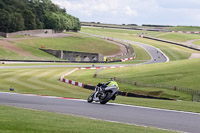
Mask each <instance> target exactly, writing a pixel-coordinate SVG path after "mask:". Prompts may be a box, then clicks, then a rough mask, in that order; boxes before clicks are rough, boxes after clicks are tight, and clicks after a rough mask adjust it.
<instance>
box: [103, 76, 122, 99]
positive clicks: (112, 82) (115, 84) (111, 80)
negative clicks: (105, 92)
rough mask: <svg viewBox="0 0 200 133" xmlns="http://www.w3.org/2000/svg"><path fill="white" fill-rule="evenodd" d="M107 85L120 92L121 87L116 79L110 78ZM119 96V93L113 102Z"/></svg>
mask: <svg viewBox="0 0 200 133" xmlns="http://www.w3.org/2000/svg"><path fill="white" fill-rule="evenodd" d="M105 85H107V86H115V87H117V89H118V90H119V85H118V84H117V82H116V81H115V80H114V78H110V79H109V81H108V82H107V83H106V84H105ZM117 95H118V93H116V95H115V96H114V97H113V98H112V100H115V98H116V96H117Z"/></svg>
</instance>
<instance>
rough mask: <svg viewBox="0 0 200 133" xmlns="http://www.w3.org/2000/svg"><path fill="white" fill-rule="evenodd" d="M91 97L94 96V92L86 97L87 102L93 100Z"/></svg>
mask: <svg viewBox="0 0 200 133" xmlns="http://www.w3.org/2000/svg"><path fill="white" fill-rule="evenodd" d="M93 97H94V93H93V94H91V95H90V96H89V97H88V99H87V102H88V103H91V102H92V101H93Z"/></svg>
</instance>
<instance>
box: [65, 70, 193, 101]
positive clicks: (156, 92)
mask: <svg viewBox="0 0 200 133" xmlns="http://www.w3.org/2000/svg"><path fill="white" fill-rule="evenodd" d="M123 69H126V68H122V70H121V69H106V70H103V71H102V72H100V75H102V73H103V75H106V77H107V78H103V79H102V78H94V73H95V71H96V70H79V71H76V72H74V73H72V74H70V75H68V76H67V77H66V78H67V79H72V80H75V81H80V82H82V83H85V84H92V85H96V84H98V83H99V82H104V83H105V82H107V81H108V79H109V77H120V76H118V75H120V74H122V73H124V72H123ZM133 69H134V68H133ZM116 71H117V74H116ZM107 72H110V73H109V74H107ZM104 73H106V74H104ZM126 74H127V75H128V76H130V75H132V74H134V73H132V72H131V69H130V71H129V72H127V71H126ZM129 80H132V79H129ZM132 81H134V80H132ZM118 84H119V86H120V87H119V88H120V91H125V92H132V93H137V94H145V95H150V96H156V97H164V98H172V99H179V100H189V101H191V99H192V97H191V95H189V94H185V93H181V92H177V91H173V90H167V89H160V88H159V89H158V88H152V87H138V86H134V85H133V84H134V82H133V84H126V83H121V82H118ZM146 84H147V83H146Z"/></svg>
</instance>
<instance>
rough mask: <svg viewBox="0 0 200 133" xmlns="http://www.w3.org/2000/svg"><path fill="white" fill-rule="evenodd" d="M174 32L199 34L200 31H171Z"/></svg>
mask: <svg viewBox="0 0 200 133" xmlns="http://www.w3.org/2000/svg"><path fill="white" fill-rule="evenodd" d="M172 32H175V33H185V34H200V31H172Z"/></svg>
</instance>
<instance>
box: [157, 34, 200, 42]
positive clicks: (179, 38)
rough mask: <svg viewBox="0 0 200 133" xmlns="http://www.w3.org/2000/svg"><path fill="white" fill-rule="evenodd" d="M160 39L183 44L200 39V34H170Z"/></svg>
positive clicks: (161, 36)
mask: <svg viewBox="0 0 200 133" xmlns="http://www.w3.org/2000/svg"><path fill="white" fill-rule="evenodd" d="M159 38H162V39H165V40H170V41H175V42H180V43H182V42H187V41H189V40H195V39H200V34H182V33H168V34H165V35H160V36H159Z"/></svg>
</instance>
